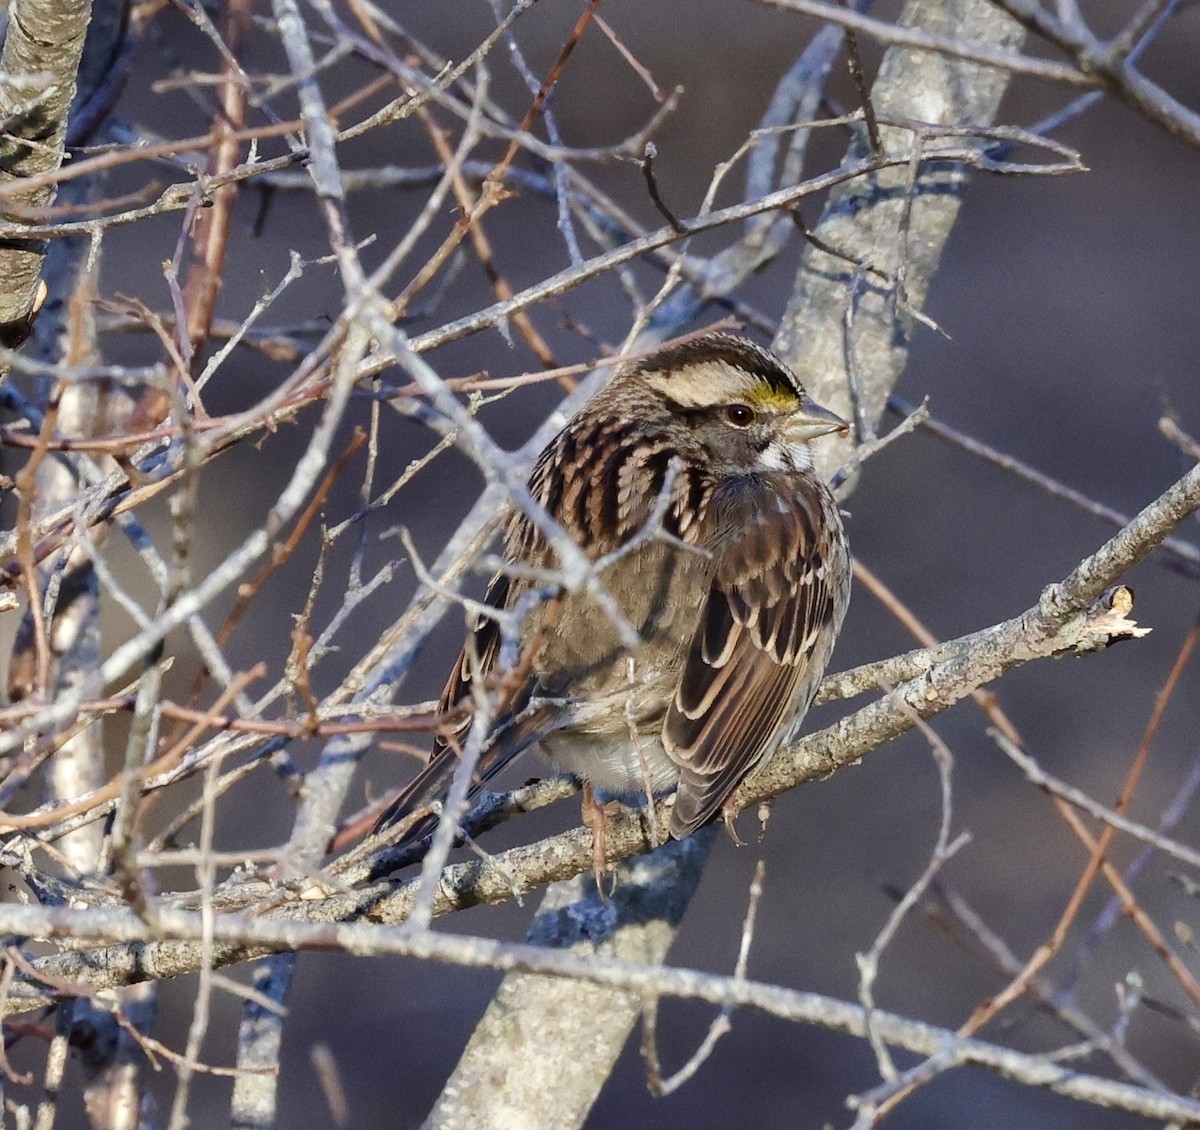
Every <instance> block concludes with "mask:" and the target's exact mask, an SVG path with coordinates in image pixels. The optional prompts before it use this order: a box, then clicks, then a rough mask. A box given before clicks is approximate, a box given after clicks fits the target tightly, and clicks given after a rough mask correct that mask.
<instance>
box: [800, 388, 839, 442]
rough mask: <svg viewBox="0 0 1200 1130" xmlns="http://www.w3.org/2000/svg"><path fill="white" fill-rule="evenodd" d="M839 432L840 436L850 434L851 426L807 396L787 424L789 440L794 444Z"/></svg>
mask: <svg viewBox="0 0 1200 1130" xmlns="http://www.w3.org/2000/svg"><path fill="white" fill-rule="evenodd" d="M830 432H838V433H839V434H840V435H849V434H850V425H849V424H847V423H846V421H845V420H843V419H842V418H841V416H839V415H837V414H836V413H834V412H830V411H829V409H828V408H822V407H821V405H819V404H818V403H817V402H816V401H815V400H811V399H810V398H809V397H807V396H805V397H804V398H803V399H802V400H801V401H800V407H799V408H797V409H796V411H795V412H793V413H792V416H791V419H789V420H788V424H787V438H788V440H789V441H790V442H792V443H807V442H808V441H809V440H810V439H816V438H817V436H824V435H828V434H829V433H830Z"/></svg>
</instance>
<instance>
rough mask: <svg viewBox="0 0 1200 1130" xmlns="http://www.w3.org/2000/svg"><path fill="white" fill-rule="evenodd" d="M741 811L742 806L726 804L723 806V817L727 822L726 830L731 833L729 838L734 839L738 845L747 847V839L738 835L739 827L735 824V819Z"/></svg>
mask: <svg viewBox="0 0 1200 1130" xmlns="http://www.w3.org/2000/svg"><path fill="white" fill-rule="evenodd" d="M740 813H741V809H740V808H734V807H733V806H732V805H728V804H724V805H722V806H721V819H722V820H723V821H724V822H725V831H726V832H728V833H729V838H730V839H731V840H733V842H734V844H735V845H736V846H737V847H745V846H746V841H745V840H743V839H742V837H741V836H739V835H738V832H737V828H736V827H735V826H734V821H735V820H736V819H737V818H738V816H739V815H740Z"/></svg>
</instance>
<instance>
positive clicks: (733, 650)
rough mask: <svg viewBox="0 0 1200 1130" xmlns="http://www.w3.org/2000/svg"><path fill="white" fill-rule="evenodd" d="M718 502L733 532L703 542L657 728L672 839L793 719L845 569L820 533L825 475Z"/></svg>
mask: <svg viewBox="0 0 1200 1130" xmlns="http://www.w3.org/2000/svg"><path fill="white" fill-rule="evenodd" d="M722 510H724V515H725V518H724V520H725V521H726V523H727V525H728V526H729V528H730V530H731V532H730V534H729V535H728V536H722V531H721V529H720V527H718V528H717V531H716V534H717V536H716V537H715V538H714V541H713V542H710V543H709V544H715V545H716V549H715V550H714V566H715V567H714V575H713V582H712V586H711V588H710V590H709V593H708V596H707V599H706V603H705V607H704V610H703V613H702V615H701V617H700V624H699V626H698V628H697V630H696V635H695V637H694V638H693V640H692V643H691V646H690V647H689V649H688V653H687V657H686V659H685V662H684V665H683V669H682V671H681V672H680V676H679V680H678V683H677V685H676V690H675V695H674V698H673V700H672V702H671V705H670V707H669V708H668V710H667V716H666V720H665V722H664V725H663V745H664V747H665V748H666V750H667V753H668V754H669V755H670V756H671V758H672V759H673V760H674V761H675V762H676V763H677V764H678V765H679V767H680V784H679V790H678V792H677V794H676V801H675V809H674V813H673V815H672V818H671V834H672V835H674V836H681V835H685V834H686V833H688V832H690V831H692V830H694V829H695V828H697V827H699V826H700V825H701V824H704V823H705V822H706V821H708V820H710V819H711V818H712V817H713V816H714V815H715V814H716V812H717V810H718V809H719V808H720V807H721V805H722V804H723V803H724V802H725V800H726V799H727V797H728V796H729V794H730V793H731V792H732V791H733V789H734V788H735V787H736V786H737V784H738V782H739V781H741V780H742V779H743V778H744V777H745V776H747V775H748V774H749V773H750V772H752V771H753V770H754V769H755V768H757V767H758V765H759V764H760V763H761V762H762V761H764V760H765V759H766V758H767V757H769V756H770V755H771V754H772V753H774V751H775V749H776V748H777V746H778V745H779V743H780V742H781V741H782V740H784V738H786V737H787V735H788V734H789V733H790V732H791V731H792V730H793V729H794V728H795V727H796V726H797V725H798V724H799V722H800V720H801V718H802V717H803V715H804V712H805V710H806V709H807V707H808V701H809V699H810V698H811V696H812V694H813V692H814V691H815V689H816V685H817V683H818V681H819V680H820V677H821V674H822V673H823V671H824V668H825V664H826V663H827V662H828V659H829V652H830V651H831V649H832V642H831V641H832V637H833V636H834V635H835V634H836V628H837V627H838V626H839V624H840V620H841V617H842V615H843V614H844V612H845V606H846V602H847V599H848V595H849V593H848V586H844V585H843V586H841V587H840V588H839V590H838V591H834V589H833V588H832V587H831V584H830V580H829V578H830V577H840V576H844V575H848V568H839V567H838V562H836V561H832V560H827V557H829V556H830V555H832V554H842V555H844V552H845V551H844V549H843V548H842V545H841V543H840V542H839V543H836V544H835V543H831V542H830V541H829V539H827V538H822V537H819V536H818V531H819V530H822V529H826V528H828V526H827V523H829V522H837V521H838V517H837V512H836V509H835V504H834V502H833V499H832V497H830V496H829V494H828V491H827V490H826V488H825V487H824V486H823V485H822V484H820V483H816V482H812V483H809V482H808V481H805V482H803V483H801V484H800V485H799V487H798V486H797V483H796V480H795V479H794V478H792V477H788V478H786V479H785V478H782V477H780V478H779V479H775V478H773V477H768V476H764V477H762V478H760V479H758V480H755V481H754V482H753V483H751V484H749V485H739V491H738V492H737V493H736V494H734V495H732V496H731V497H726V498H721V499H714V506H713V520H714V521H715V522H718V523H719V522H721V521H722V516H723V515H722ZM843 563H844V562H843ZM843 590H844V591H843ZM834 619H836V620H837V621H838V623H831V621H833V620H834Z"/></svg>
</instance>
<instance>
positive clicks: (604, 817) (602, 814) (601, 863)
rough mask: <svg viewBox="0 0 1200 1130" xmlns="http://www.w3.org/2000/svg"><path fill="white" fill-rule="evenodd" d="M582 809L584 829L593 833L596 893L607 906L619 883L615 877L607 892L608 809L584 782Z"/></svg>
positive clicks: (593, 872) (593, 865) (611, 879)
mask: <svg viewBox="0 0 1200 1130" xmlns="http://www.w3.org/2000/svg"><path fill="white" fill-rule="evenodd" d="M580 809H581V811H582V814H583V823H584V827H586V828H588V829H589V830H590V831H591V833H592V876H593V878H594V879H595V880H596V892H597V893H598V894H599V896H600V901H601V902H603V903H605V904H607V903H608V896H609V895H610V894H612V892H613V891H614V890H616V882H617V880H616V876H615V875H613V876H612V877H611V878H610V879H609V881H608V890H607V892H606V891H605V889H604V887H605V878H606V876H607V875H608V874H609V868H608V808H607V806H605V805H603V804H601V803H600V802H599V801H598V800H597V799H596V794H595V793H593V792H592V786H591V785H589V784H588V783H587V782H584V786H583V798H582V801H581V803H580Z"/></svg>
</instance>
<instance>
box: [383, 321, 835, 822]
mask: <svg viewBox="0 0 1200 1130" xmlns="http://www.w3.org/2000/svg"><path fill="white" fill-rule="evenodd" d="M845 427H846V425H845V423H844V421H842V420H841V419H839V418H838V417H837V416H835V415H834V414H833V413H832V412H829V411H828V410H826V409H824V408H822V407H820V406H819V405H818V404H815V403H814V402H813V401H812V400H810V399H809V398H808V396H807V395H806V394H805V392H804V389H803V388H802V387H801V385H800V383H799V381H798V380H797V379H796V377H795V376H794V375H793V374H792V373H791V372H790V371H789V370H788V369H787V367H786V366H785V365H784V364H783V363H782V362H780V361H779V360H778V359H777V358H776V357H775V356H774V355H773V354H771V353H770V352H768V351H767V350H766V349H763V348H762V347H761V346H758V345H756V344H754V343H753V342H751V341H748V340H746V339H745V338H741V337H735V336H732V335H730V334H725V333H708V334H704V335H701V336H698V337H696V338H693V339H691V340H687V341H684V342H683V343H681V344H679V345H675V346H670V347H668V348H665V349H662V350H659V351H658V352H656V353H654V354H652V355H651V356H648V357H647V358H645V359H644V360H642V361H638V362H636V363H632V364H628V365H626V366H625V367H623V368H622V369H620V370H619V371H618V372H617V374H616V375H615V376H614V377H613V379H612V380H611V381H610V383H609V384H608V385H607V386H606V387H605V388H604V389H603V390H602V391H601V392H599V393H598V394H597V395H596V396H594V397H593V398H592V399H591V400H590V401H589V402H588V403H587V404H586V405H584V407H583V408H582V409H581V410H580V412H579V413H578V415H576V416H575V417H574V418H573V419H572V420H571V421H570V423H568V424H567V426H566V427H565V428H564V429H563V430H562V431H561V432H560V433H559V434H558V436H557V437H556V438H555V439H554V440H553V441H552V442H551V443H550V445H549V446H548V447H547V448H546V449H545V450H544V451H543V452H542V454H541V456H540V458H539V459H538V461H537V464H536V466H535V467H534V470H533V474H532V476H531V477H530V480H529V485H530V490H531V493H532V494H533V496H534V498H536V499H537V501H538V502H539V503H540V504H541V505H542V506H543V507H544V508H545V510H546V511H547V513H548V514H549V515H550V516H551V517H552V518H554V519H555V520H556V521H557V522H558V523H559V525H560V526H561V527H562V528H563V530H565V531H566V533H567V534H569V535H570V537H572V538H573V539H574V540H575V542H576V543H577V544H578V545H579V546H580V547H581V548H582V549H583V550H584V552H585V553H586V554H587V555H588V557H589V558H590V559H591V560H592V561H593V562H599V563H601V564H600V581H601V583H602V585H603V587H604V588H605V590H606V591H607V592H608V593H609V594H610V595H611V596H612V597H613V599H614V600H615V602H616V604H617V606H618V607H619V608H620V609H621V611H622V612H623V614H624V617H625V620H626V622H627V624H628V625H629V626H631V627H632V628H633V630H634V631H635V632H636V633H637V637H638V639H640V640H641V643H640V646H638V647H637V648H635V649H630V648H627V647H626V646H624V645H623V644H622V634H621V632H620V631H619V630H618V628H617V626H615V625H614V624H613V623H612V622H611V620H610V618H609V617H608V616H607V615H606V614H605V612H603V611H602V610H601V609H600V607H598V605H597V603H596V601H595V599H594V598H593V597H591V596H589V595H587V594H586V593H584V592H572V593H565V592H563V591H562V590H561V587H560V588H559V589H557V590H554V589H553V588H552V589H551V592H550V595H548V596H546V598H545V599H540V600H539V599H530V598H531V597H533V596H534V594H536V593H537V592H538V591H539V590H545V588H546V584H547V582H546V581H545V580H544V579H540V580H539V579H536V578H539V577H541V578H545V576H546V575H547V574H548V573H549V574H550V575H552V574H553V570H554V568H555V554H554V551H553V549H552V548H551V546H550V545H549V544H548V542H547V540H546V538H545V537H544V536H543V535H542V534H541V533H539V532H538V531H537V530H536V529H535V528H534V526H533V524H532V523H531V522H530V521H529V520H528V519H527V518H526V517H525V516H524V515H523V514H520V513H514V514H513V515H512V516H511V517H510V518H509V519H508V523H507V526H506V530H505V536H504V556H505V559H506V560H507V561H508V562H510V563H512V565H513V568H512V570H511V571H502V572H500V573H498V574H497V575H496V576H495V577H494V578H493V580H492V582H491V585H490V586H489V588H488V592H487V596H486V603H487V604H489V605H491V606H492V607H494V608H497V609H500V610H502V611H503V612H505V613H507V614H509V616H508V620H509V623H510V630H511V624H512V622H513V614H514V613H516V614H517V616H519V617H520V619H519V621H518V622H519V628H518V629H517V633H516V634H517V638H518V641H519V643H520V648H519V651H520V656H519V659H518V661H517V662H516V663H515V664H513V665H512V666H511V669H509V670H501V669H500V665H499V663H498V660H499V656H500V652H501V644H502V632H501V627H500V623H499V620H498V619H496V618H492V617H488V616H483V617H481V618H480V620H479V621H478V622H477V624H476V625H475V628H474V630H473V632H472V633H471V635H470V636H469V638H468V640H467V643H466V646H465V647H464V649H463V652H462V655H461V657H460V659H459V661H458V663H456V664H455V667H454V670H453V672H452V673H451V675H450V679H449V682H448V683H447V685H446V689H445V691H444V692H443V694H442V700H441V708H442V710H443V711H444V712H446V713H448V714H452V715H453V713H457V719H456V720H455V721H454V722H453V723H452V724H451V723H448V725H447V728H445V729H443V731H442V732H441V733H439V735H438V736H437V739H436V744H435V746H434V750H433V754H432V756H431V759H430V762H429V764H428V765H427V766H426V767H425V769H423V770H422V771H421V772H420V773H419V774H418V775H417V777H416V779H415V780H414V781H413V782H412V783H411V784H410V785H409V786H408V787H407V788H406V789H405V790H404V792H403V793H402V794H401V795H400V796H399V798H398V799H397V800H396V801H395V802H394V803H393V804H392V805H391V806H390V807H389V809H388V810H387V811H386V812H385V813H384V814H383V816H382V817H381V818H380V823H379V826H380V827H382V826H384V825H386V824H390V823H393V822H394V821H395V820H396V819H398V818H399V817H401V816H404V815H406V814H408V813H411V812H414V811H415V810H417V809H418V808H420V807H422V806H425V805H428V804H430V803H432V802H433V801H434V800H437V799H440V798H442V797H443V796H444V794H445V791H446V789H447V787H448V785H449V781H450V778H451V776H452V775H453V771H454V768H455V760H456V756H457V752H458V751H459V749H460V748H461V743H462V741H463V739H464V738H465V736H466V734H467V732H468V730H469V728H470V726H471V718H470V715H469V711H464V710H463V709H462V708H463V707H464V706H468V705H469V704H470V703H471V702H472V701H473V698H472V678H474V679H477V680H478V679H483V680H484V684H483V685H484V687H485V688H486V689H487V692H488V693H489V694H491V695H493V702H494V709H493V714H492V717H493V719H494V721H493V723H492V726H491V731H490V734H489V738H488V743H487V745H486V746H485V748H484V752H483V753H482V755H481V757H480V759H479V763H478V765H477V768H476V775H477V780H478V781H479V783H482V781H485V780H487V779H488V778H489V777H491V776H492V775H493V774H494V773H496V772H498V771H499V770H500V769H501V768H502V767H503V766H504V765H505V764H507V763H508V761H510V760H511V759H512V758H513V757H514V756H515V755H516V754H518V753H520V752H521V751H522V750H524V749H526V748H528V747H529V746H531V745H535V744H536V745H539V746H540V747H541V750H542V752H543V753H544V754H545V755H546V756H547V757H548V758H549V760H550V762H551V763H552V764H553V765H554V766H555V767H556V768H558V769H560V770H565V771H567V772H569V773H573V774H575V775H576V776H578V777H580V778H582V780H583V781H584V783H585V785H590V786H591V787H592V788H594V789H596V790H597V791H600V792H602V793H608V794H611V795H615V796H618V797H622V798H625V799H636V798H638V797H643V798H644V797H646V796H648V795H652V794H655V793H662V792H665V791H668V790H670V789H672V788H674V789H675V805H674V809H673V811H672V813H671V819H670V827H669V831H670V834H671V835H672V836H674V837H677V838H678V837H681V836H684V835H687V834H688V833H689V832H692V831H694V830H695V829H696V828H698V827H700V825H702V824H704V823H706V822H708V821H709V820H711V819H712V818H713V816H714V815H715V814H716V813H717V812H718V811H719V810H720V809H721V807H722V806H723V805H724V803H725V801H726V800H727V799H728V797H729V795H730V793H731V792H732V791H733V789H734V788H735V787H736V786H737V784H738V783H739V782H740V781H741V780H742V779H743V778H744V777H746V776H747V775H749V774H750V773H751V772H753V771H754V770H755V769H756V768H758V766H760V765H761V764H763V763H764V762H765V761H766V760H767V759H768V758H769V757H770V756H771V755H772V754H773V753H774V752H775V750H776V749H777V748H778V747H779V745H780V744H781V743H782V742H783V741H784V740H785V739H786V738H787V737H788V736H789V735H790V734H791V733H792V732H793V731H794V730H795V729H796V727H797V726H798V725H799V723H800V721H801V719H802V718H803V717H804V714H805V712H806V711H807V709H808V706H809V702H810V701H811V699H812V696H813V694H814V692H815V691H816V688H817V684H818V682H819V681H820V679H821V675H822V673H823V672H824V670H825V665H826V663H827V662H828V661H829V656H830V653H831V652H832V650H833V645H834V641H835V640H836V639H837V635H838V631H839V629H840V628H841V624H842V618H843V616H844V615H845V612H846V605H847V603H848V601H849V596H850V559H849V553H848V550H847V546H846V538H845V534H844V532H843V530H842V522H841V519H840V517H839V516H838V511H837V506H836V503H835V502H834V499H833V496H832V495H831V494H830V492H829V489H828V488H827V487H826V486H825V484H824V483H823V482H821V480H820V479H819V478H818V477H817V476H816V474H815V472H814V471H813V464H812V458H811V455H810V453H809V450H808V441H809V440H811V439H813V438H814V437H816V436H820V435H824V434H826V433H829V432H834V431H841V430H843V429H845ZM522 598H525V599H522ZM510 650H511V649H510ZM451 725H453V727H454V728H450V726H451ZM432 823H433V821H432V818H430V819H429V820H426V821H422V822H420V823H418V824H417V825H416V826H415V827H414V828H413V829H412V830H411V831H410V832H409V833H408V836H407V837H406V838H407V839H412V838H416V837H417V836H421V835H424V834H426V833H427V832H428V831H429V830H430V828H431V827H432Z"/></svg>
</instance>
